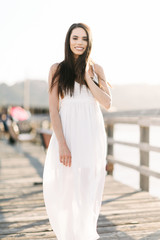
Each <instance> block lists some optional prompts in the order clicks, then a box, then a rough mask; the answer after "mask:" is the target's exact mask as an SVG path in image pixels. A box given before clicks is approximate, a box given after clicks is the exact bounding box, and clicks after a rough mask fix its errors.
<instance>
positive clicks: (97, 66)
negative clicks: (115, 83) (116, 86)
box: [94, 63, 104, 76]
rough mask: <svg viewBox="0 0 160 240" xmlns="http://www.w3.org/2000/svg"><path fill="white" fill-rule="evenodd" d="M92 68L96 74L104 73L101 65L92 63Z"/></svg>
mask: <svg viewBox="0 0 160 240" xmlns="http://www.w3.org/2000/svg"><path fill="white" fill-rule="evenodd" d="M94 69H95V72H96V73H97V74H98V75H100V76H101V75H102V74H104V71H103V67H102V66H101V65H99V64H97V63H94Z"/></svg>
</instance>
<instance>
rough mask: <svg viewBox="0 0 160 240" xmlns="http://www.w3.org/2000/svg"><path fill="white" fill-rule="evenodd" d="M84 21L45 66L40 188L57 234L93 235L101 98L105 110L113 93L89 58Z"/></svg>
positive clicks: (101, 166) (102, 136)
mask: <svg viewBox="0 0 160 240" xmlns="http://www.w3.org/2000/svg"><path fill="white" fill-rule="evenodd" d="M91 47H92V39H91V33H90V29H89V27H88V26H87V25H85V24H82V23H78V24H73V25H72V26H71V27H70V28H69V30H68V33H67V35H66V40H65V59H64V61H62V62H61V63H59V64H53V65H52V66H51V68H50V72H49V110H50V118H51V123H52V126H53V134H52V137H51V140H50V144H49V147H48V151H47V156H46V161H45V167H44V175H43V194H44V200H45V205H46V210H47V214H48V217H49V220H50V224H51V226H52V228H53V230H54V232H55V234H56V236H57V238H58V240H96V239H98V238H99V235H98V233H97V230H96V227H97V220H98V216H99V212H100V206H101V200H102V193H103V188H104V181H105V165H106V133H105V127H104V121H103V116H102V112H101V110H100V106H99V103H100V104H101V105H102V106H103V107H104V108H105V109H106V110H108V109H109V108H110V106H111V94H110V90H109V88H108V85H107V82H106V80H105V76H104V72H103V69H102V67H101V66H99V65H97V64H93V62H91V60H90V59H89V56H90V52H91Z"/></svg>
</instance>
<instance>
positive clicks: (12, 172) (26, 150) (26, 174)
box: [0, 140, 160, 240]
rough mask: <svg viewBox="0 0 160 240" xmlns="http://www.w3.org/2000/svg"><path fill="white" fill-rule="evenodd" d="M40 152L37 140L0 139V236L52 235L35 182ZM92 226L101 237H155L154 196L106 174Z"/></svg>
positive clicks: (159, 215)
mask: <svg viewBox="0 0 160 240" xmlns="http://www.w3.org/2000/svg"><path fill="white" fill-rule="evenodd" d="M44 158H45V153H44V150H43V148H42V147H40V146H38V145H33V144H30V143H23V144H18V145H16V146H10V145H8V144H7V143H6V142H5V141H2V140H1V141H0V171H1V172H0V175H1V185H0V239H4V240H11V239H12V240H13V239H14V240H16V239H18V240H22V239H23V240H26V239H29V240H32V239H39V240H42V239H43V240H44V239H46V240H47V239H54V240H56V237H55V235H54V233H53V231H52V230H51V227H50V225H49V222H48V218H47V215H46V211H45V207H44V202H43V195H42V185H41V184H39V183H41V181H42V171H43V164H44ZM98 232H99V234H100V236H101V238H100V239H101V240H105V239H106V240H111V239H114V240H116V239H123V240H133V239H140V240H148V239H152V240H159V239H160V199H158V198H155V197H151V196H150V195H149V193H147V192H143V191H138V190H135V189H133V188H131V187H128V186H125V185H123V184H121V183H119V182H117V181H115V180H114V179H113V178H112V177H111V176H106V183H105V189H104V194H103V202H102V207H101V212H100V216H99V220H98ZM83 240H87V239H83Z"/></svg>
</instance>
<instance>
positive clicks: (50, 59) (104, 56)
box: [0, 0, 160, 85]
mask: <svg viewBox="0 0 160 240" xmlns="http://www.w3.org/2000/svg"><path fill="white" fill-rule="evenodd" d="M159 13H160V1H159V0H99V1H97V0H81V1H76V0H56V1H55V0H0V33H1V37H0V83H2V82H5V83H7V84H9V85H12V84H14V83H16V82H18V81H23V80H25V79H36V80H45V81H47V80H48V72H49V69H50V66H51V65H52V64H53V63H55V62H60V61H62V60H63V59H64V41H65V36H66V33H67V31H68V28H69V27H70V25H71V24H72V23H76V22H84V23H86V24H87V25H89V26H90V28H91V30H92V35H93V48H92V54H91V57H92V59H93V60H94V61H95V62H96V63H98V64H99V65H101V66H102V67H103V69H104V72H105V75H106V79H107V81H109V82H110V83H111V84H112V85H114V84H133V83H136V84H144V83H145V84H160V31H159V29H160V14H159Z"/></svg>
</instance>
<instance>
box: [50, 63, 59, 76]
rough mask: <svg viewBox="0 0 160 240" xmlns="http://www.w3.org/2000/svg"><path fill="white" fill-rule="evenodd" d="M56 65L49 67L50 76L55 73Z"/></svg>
mask: <svg viewBox="0 0 160 240" xmlns="http://www.w3.org/2000/svg"><path fill="white" fill-rule="evenodd" d="M58 65H59V63H54V64H52V65H51V66H50V72H51V73H52V74H54V73H55V72H56V70H57V67H58Z"/></svg>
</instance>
